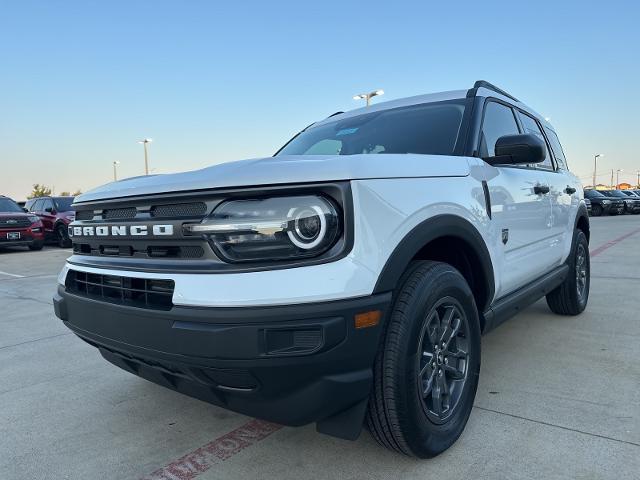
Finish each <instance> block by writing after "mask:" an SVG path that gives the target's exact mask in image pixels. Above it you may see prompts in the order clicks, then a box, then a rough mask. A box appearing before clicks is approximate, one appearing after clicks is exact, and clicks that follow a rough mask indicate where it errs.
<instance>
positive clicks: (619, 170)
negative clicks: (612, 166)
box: [615, 168, 622, 190]
mask: <svg viewBox="0 0 640 480" xmlns="http://www.w3.org/2000/svg"><path fill="white" fill-rule="evenodd" d="M621 171H622V169H621V168H619V169H618V170H616V188H615V190H618V188H620V172H621Z"/></svg>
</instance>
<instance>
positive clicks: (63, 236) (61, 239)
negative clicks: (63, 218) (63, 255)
mask: <svg viewBox="0 0 640 480" xmlns="http://www.w3.org/2000/svg"><path fill="white" fill-rule="evenodd" d="M56 241H57V243H58V246H59V247H60V248H69V247H70V246H71V239H70V238H69V232H68V231H67V229H66V227H65V226H64V225H58V226H57V227H56Z"/></svg>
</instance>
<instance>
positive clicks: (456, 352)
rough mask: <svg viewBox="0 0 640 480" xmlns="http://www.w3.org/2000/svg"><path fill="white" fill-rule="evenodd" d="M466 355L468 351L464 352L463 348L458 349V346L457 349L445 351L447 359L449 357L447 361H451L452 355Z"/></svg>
mask: <svg viewBox="0 0 640 480" xmlns="http://www.w3.org/2000/svg"><path fill="white" fill-rule="evenodd" d="M467 355H468V353H467V352H465V351H464V350H462V349H460V348H459V349H458V350H456V351H455V352H449V351H447V352H446V356H447V357H449V359H450V360H449V361H451V358H452V357H453V358H467Z"/></svg>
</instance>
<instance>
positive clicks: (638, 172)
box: [636, 170, 640, 188]
mask: <svg viewBox="0 0 640 480" xmlns="http://www.w3.org/2000/svg"><path fill="white" fill-rule="evenodd" d="M636 174H637V175H638V180H637V181H636V185H637V187H638V188H640V170H638V171H637V172H636Z"/></svg>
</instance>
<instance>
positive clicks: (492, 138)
mask: <svg viewBox="0 0 640 480" xmlns="http://www.w3.org/2000/svg"><path fill="white" fill-rule="evenodd" d="M518 133H520V131H519V129H518V124H517V123H516V117H515V116H514V114H513V110H512V109H511V108H510V107H507V106H506V105H503V104H502V103H498V102H491V101H490V102H487V104H486V106H485V109H484V119H483V121H482V131H481V132H480V156H481V157H483V158H484V157H493V156H494V155H495V147H496V140H498V138H500V137H502V136H504V135H517V134H518Z"/></svg>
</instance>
